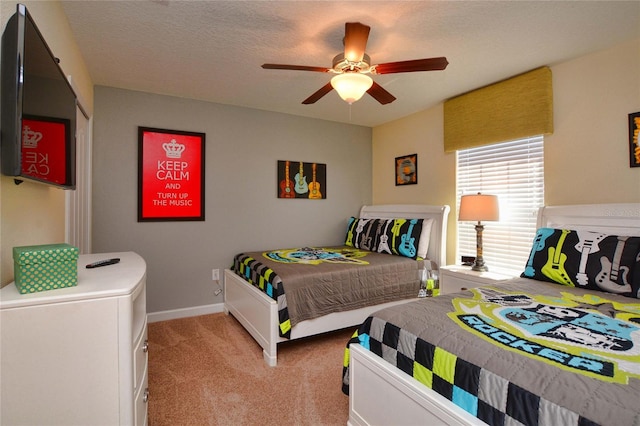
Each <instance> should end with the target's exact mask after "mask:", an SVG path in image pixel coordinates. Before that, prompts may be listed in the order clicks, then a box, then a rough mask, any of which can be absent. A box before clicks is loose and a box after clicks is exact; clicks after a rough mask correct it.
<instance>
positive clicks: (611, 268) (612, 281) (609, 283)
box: [596, 237, 631, 293]
mask: <svg viewBox="0 0 640 426" xmlns="http://www.w3.org/2000/svg"><path fill="white" fill-rule="evenodd" d="M627 238H629V237H618V244H616V250H615V251H614V253H613V261H612V262H610V261H609V259H607V257H606V256H602V257H600V266H601V269H600V272H598V275H596V284H597V285H598V287H600V288H601V289H603V290H605V291H608V292H611V293H627V292H630V291H631V285H630V284H629V267H627V266H620V259H622V251H623V250H624V243H625V241H626V240H627ZM620 273H622V274H621V277H622V282H623V284H622V285H620V284H618V283H617V282H616V280H617V279H618V275H619V274H620Z"/></svg>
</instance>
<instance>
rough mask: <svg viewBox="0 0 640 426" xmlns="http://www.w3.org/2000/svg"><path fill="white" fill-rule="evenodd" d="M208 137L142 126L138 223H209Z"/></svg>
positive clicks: (139, 135) (139, 142)
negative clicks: (206, 144) (207, 208)
mask: <svg viewBox="0 0 640 426" xmlns="http://www.w3.org/2000/svg"><path fill="white" fill-rule="evenodd" d="M204 172H205V134H204V133H198V132H186V131H181V130H167V129H157V128H152V127H138V222H160V221H204V220H205V214H204V212H205V208H204V206H205V179H204V176H205V175H204Z"/></svg>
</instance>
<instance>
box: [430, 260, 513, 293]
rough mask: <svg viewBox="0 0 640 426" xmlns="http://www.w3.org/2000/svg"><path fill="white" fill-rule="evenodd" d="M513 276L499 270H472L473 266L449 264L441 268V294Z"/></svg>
mask: <svg viewBox="0 0 640 426" xmlns="http://www.w3.org/2000/svg"><path fill="white" fill-rule="evenodd" d="M511 278H513V276H512V275H507V274H501V273H497V272H490V271H489V272H478V271H472V270H471V266H462V265H447V266H443V267H442V268H440V294H447V293H456V292H458V291H462V290H467V289H470V288H474V287H480V286H483V285H491V284H496V283H498V282H501V281H506V280H508V279H511Z"/></svg>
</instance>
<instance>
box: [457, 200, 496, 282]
mask: <svg viewBox="0 0 640 426" xmlns="http://www.w3.org/2000/svg"><path fill="white" fill-rule="evenodd" d="M498 210H499V209H498V197H497V196H496V195H485V194H481V193H479V192H478V193H477V194H475V195H463V196H462V197H461V198H460V213H459V214H458V220H459V221H461V222H464V221H473V222H475V221H477V222H478V223H477V224H476V260H475V262H474V263H473V266H472V267H471V270H473V271H488V270H489V268H487V266H486V265H485V264H484V259H483V258H482V231H483V230H484V225H483V224H482V223H481V221H483V220H484V221H487V220H498V218H499V213H498Z"/></svg>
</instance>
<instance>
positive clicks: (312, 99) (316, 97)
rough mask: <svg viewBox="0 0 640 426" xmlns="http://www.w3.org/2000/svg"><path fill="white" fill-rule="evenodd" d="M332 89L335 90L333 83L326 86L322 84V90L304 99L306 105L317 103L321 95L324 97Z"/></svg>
mask: <svg viewBox="0 0 640 426" xmlns="http://www.w3.org/2000/svg"><path fill="white" fill-rule="evenodd" d="M332 90H333V86H332V85H331V82H329V83H327V84H325V85H324V86H322V87H321V88H320V90H318V91H317V92H315V93H314V94H313V95H311V96H309V97H308V98H307V99H305V100H304V101H302V103H303V104H304V105H309V104H315V103H316V102H317V101H318V100H319V99H320V98H321V97H323V96H324V95H326V94H327V93H329V92H330V91H332Z"/></svg>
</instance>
